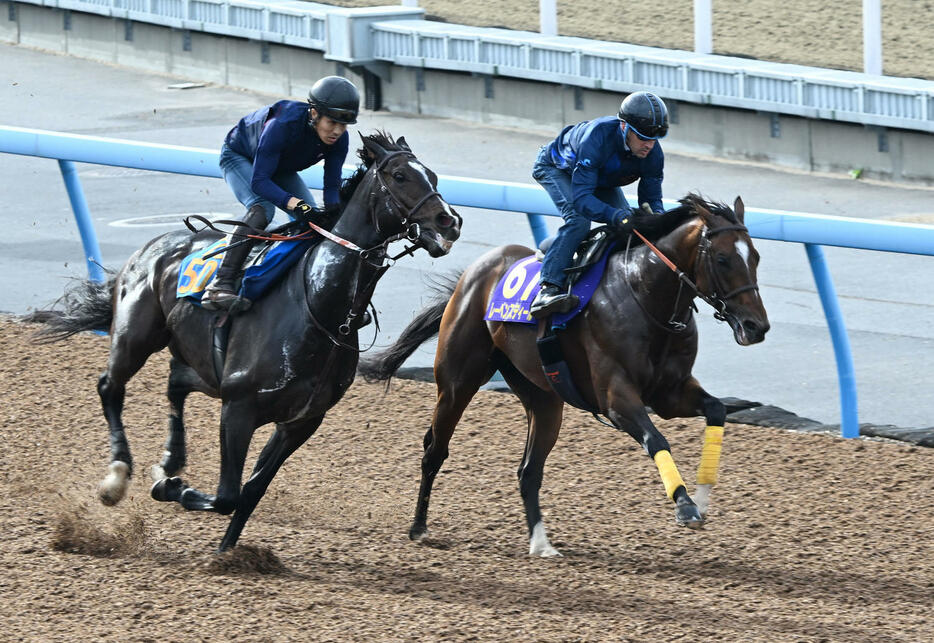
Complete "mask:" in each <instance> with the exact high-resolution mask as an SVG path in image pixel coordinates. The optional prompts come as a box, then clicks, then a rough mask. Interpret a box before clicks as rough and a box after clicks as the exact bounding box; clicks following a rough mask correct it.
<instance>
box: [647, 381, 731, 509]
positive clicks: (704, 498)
mask: <svg viewBox="0 0 934 643" xmlns="http://www.w3.org/2000/svg"><path fill="white" fill-rule="evenodd" d="M653 408H654V409H655V411H656V412H657V413H659V415H661V416H662V417H666V418H667V417H691V416H695V415H703V416H704V418H705V419H706V420H707V427H706V429H705V430H704V446H703V448H702V450H701V458H700V464H699V465H698V467H697V490H696V491H695V492H694V502H695V503H696V504H697V507H698V509H699V510H700V512H701V515H703V516H705V517H706V515H707V511H708V510H709V508H710V492H711V489H712V488H713V486H714V485H715V484H716V483H717V476H718V470H719V468H720V452H721V449H722V446H723V430H724V425H725V424H726V406H725V405H724V404H723V402H721V401H720V400H719V399H718V398H716V397H714V396H713V395H711V394H710V393H708V392H707V391H705V390H704V389H703V388H702V387H701V385H700V383H698V381H697V380H696V379H694V378H693V377H691V378H688V379H687V380H685V381H684V383H683V385H682V386H681V387H680V388H677V387H676V388H672V389H669V390H668V393H667V395H666V398H665V399H664V400H662V401H660V402H659V404H658V405H657V406H656V405H653Z"/></svg>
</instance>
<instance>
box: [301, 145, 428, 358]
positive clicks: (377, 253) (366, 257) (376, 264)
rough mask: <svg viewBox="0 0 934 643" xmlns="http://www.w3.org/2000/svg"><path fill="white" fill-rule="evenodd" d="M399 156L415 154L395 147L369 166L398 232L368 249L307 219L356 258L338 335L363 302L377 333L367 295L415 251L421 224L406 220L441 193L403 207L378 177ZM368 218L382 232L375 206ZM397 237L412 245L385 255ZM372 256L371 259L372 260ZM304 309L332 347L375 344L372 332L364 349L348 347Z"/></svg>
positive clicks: (362, 307)
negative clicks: (364, 277)
mask: <svg viewBox="0 0 934 643" xmlns="http://www.w3.org/2000/svg"><path fill="white" fill-rule="evenodd" d="M399 156H408V157H411V158H416V157H415V154H413V153H412V152H410V151H408V150H398V151H395V152H391V153H389V154H387V155H386V156H384V157H383V158H382V159H381V160H380V162H379V164H378V165H377V166H376V167H375V168H373V169H374V172H375V174H376V181H377V183H378V184H379V186H380V189H381V190H382V191H383V192H385V193H386V194H387V195H388V197H389V199H390V201H389V203H387V206H388V207H387V210H389V211H390V213H393V211H394V210H395V212H400V211H401V212H402V213H403V214H401V215H399V216H398V221H399V223H400V226H401V230H400V232H399V233H397V234H394V235H390V236H388V237H386V239H385V240H383V241H382V242H381V243H379V244H377V245H376V246H373V247H372V248H366V249H364V248H361V247H360V246H358V245H357V244H355V243H353V242H352V241H349V240H347V239H343V238H342V237H339V236H337V235H335V234H334V233H332V232H330V231H329V230H325V229H324V228H322V227H320V226H318V225H316V224H314V223H311V222H310V221H309V222H308V225H309V226H310V227H311V228H312V229H313V230H314V231H316V232H318V233H320V234H321V235H322V236H323V237H325V238H326V239H328V240H329V241H331V242H333V243H336V244H338V245H340V246H342V247H344V248H347V249H348V250H351V251H352V252H354V253H356V254H357V255H358V257H359V259H360V261H359V262H358V263H357V270H356V274H355V275H354V290H353V292H354V298H353V303H352V304H351V306H350V310H349V312H348V313H347V319H345V320H344V323H342V324H341V325H340V326H339V327H338V330H337V332H338V334H339V335H341V336H347V335H349V334H350V333H351V332H352V331H353V322H354V320H355V319H357V317H359V316H360V315H362V314H363V312H364V311H365V310H366V306H367V304H369V305H370V308H371V309H372V310H373V322H374V324H375V325H376V331H377V333H378V332H379V322H378V320H377V317H376V308H375V307H374V306H373V304H372V303H370V297H371V296H372V293H373V290H374V289H375V287H376V283H377V282H378V281H379V280H380V278H381V277H382V276H383V274H384V273H385V272H386V271H387V270H389V268H391V267H392V266H393V265H395V263H396V261H397V260H398V259H400V258H402V257H404V256H407V255H412V254H414V253H415V251H416V250H417V249H418V248H419V247H421V243H420V241H419V237H420V236H421V226H419V225H418V223H412V224H409V220H410V219H411V218H412V217H413V216H414V215H415V213H416V212H418V210H419V209H421V207H422V206H423V205H425V204H426V203H427V202H428V201H429V199H431V198H433V197H437V198H438V199H441V200H442V201H443V198H442V196H441V194H440V193H439V192H438V191H437V190H431V191H429V192H427V193H426V194H425V195H424V196H422V197H421V198H420V199H419V200H418V201H416V203H415V205H413V206H412V207H411V208H406V207H405V205H404V204H403V203H402V201H401V200H400V199H399V197H398V196H396V195H395V194H394V193H393V191H392V189H391V188H390V187H389V184H388V183H386V181H385V180H384V179H383V176H382V172H383V170H384V169H385V167H386V165H387V164H388V162H389V161H390V160H392V159H394V158H396V157H399ZM371 220H372V224H373V227H374V228H375V229H376V231H377V233H379V234H383V229H382V226H380V223H379V215H378V213H377V211H376V208H372V216H371ZM400 239H406V240H408V241H410V242H412V245H410V246H406V247H405V248H404V249H403V250H402V252H400V253H399V254H397V255H395V256H388V252H387V251H388V249H389V244H391V243H393V242H394V241H398V240H400ZM373 259H375V261H374V260H373ZM365 264H366V265H369V266H370V267H372V268H373V269H374V270H373V273H372V276H371V277H370V279H369V280H368V281H367V283H366V285H365V286H364V287H363V288H360V287H359V284H360V274H361V272H362V271H363V266H364V265H365ZM306 308H307V310H308V314H309V316H310V317H311V320H312V322H313V323H314V324H315V326H317V327H318V330H320V331H321V332H322V333H324V334H325V336H327V338H328V339H330V340H331V342H332V343H333V344H334V345H335V346H337V347H339V348H344V349H347V350H352V351H355V352H358V353H364V352H366V351H368V350H370V349H371V348H372V347H373V344H375V342H376V335H375V334H374V336H373V341H372V342H371V343H370V345H369V346H367V347H366V348H364V349H360V348H358V347H356V346H352V345H350V344H348V343H347V342H344V341H341V340H340V339H339V338H338V337H336V336H335V335H334V333H332V332H331V331H330V330H329V329H328V328H326V327H325V326H324V324H322V323H321V322H320V321H318V319H317V318H316V317H315V315H314V313H313V312H312V311H311V308H310V306H307V305H306Z"/></svg>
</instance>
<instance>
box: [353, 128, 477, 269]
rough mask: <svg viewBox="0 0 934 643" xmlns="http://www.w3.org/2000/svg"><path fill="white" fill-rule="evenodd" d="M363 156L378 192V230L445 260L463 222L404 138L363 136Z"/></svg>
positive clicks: (379, 134) (376, 206) (380, 135)
mask: <svg viewBox="0 0 934 643" xmlns="http://www.w3.org/2000/svg"><path fill="white" fill-rule="evenodd" d="M361 138H362V139H363V148H362V149H361V150H360V151H359V153H358V154H359V156H360V158H361V160H362V161H363V163H364V166H365V168H366V172H367V173H372V174H373V176H374V180H375V186H374V196H375V199H374V200H375V203H374V209H373V211H374V219H375V222H376V227H377V228H378V229H380V230H381V231H382V232H383V234H384V235H386V236H387V237H389V236H392V235H398V234H402V235H405V236H406V237H407V238H408V239H409V241H412V242H414V243H415V244H416V246H418V247H422V248H425V250H427V251H428V254H430V255H431V256H432V257H440V256H442V255H446V254H447V253H448V252H449V251H450V250H451V245H452V244H453V243H454V242H455V241H456V240H457V238H458V237H459V236H460V228H461V223H462V220H461V217H460V215H459V214H457V213H456V212H455V211H454V210H453V209H452V208H451V206H450V205H448V204H447V202H445V200H444V199H443V198H442V197H441V195H440V194H439V193H438V191H437V187H438V176H437V175H436V174H435V173H434V172H432V171H431V170H430V169H428V168H427V167H425V166H424V165H423V164H422V163H421V162H420V161H419V160H418V159H417V158H416V157H415V154H414V153H413V152H412V150H411V148H409V146H408V144H407V143H406V142H405V138H404V137H399V138H398V139H397V140H393V139H392V137H390V136H389V135H388V134H385V133H382V132H378V133H376V134H372V135H369V136H362V135H361Z"/></svg>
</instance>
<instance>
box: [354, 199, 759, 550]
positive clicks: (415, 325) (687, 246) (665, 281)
mask: <svg viewBox="0 0 934 643" xmlns="http://www.w3.org/2000/svg"><path fill="white" fill-rule="evenodd" d="M743 215H744V208H743V202H742V200H741V199H740V198H738V197H737V199H736V201H735V202H734V204H733V209H730V208H729V207H728V206H726V205H724V204H718V203H711V202H708V201H706V200H705V199H703V198H701V197H700V196H699V195H696V194H690V195H688V196H686V197H685V198H684V199H682V200H681V201H680V205H679V206H678V207H676V208H675V209H673V210H670V211H668V212H667V213H665V214H663V215H659V216H656V217H640V221H641V223H640V233H641V234H642V235H643V236H644V239H645V241H647V242H651V241H652V240H655V241H656V242H657V247H656V246H655V245H651V246H649V247H647V246H646V245H642V244H639V245H638V246H634V247H632V248H630V246H629V245H628V242H627V243H626V244H623V243H620V244H619V245H618V246H617V248H616V249H615V250H614V251H613V252H612V253H611V255H610V257H609V259H608V262H607V267H606V271H605V273H604V275H603V277H602V279H601V281H600V284H599V285H598V287H597V290H596V292H595V293H594V296H593V298H592V299H591V300H590V302H589V304H588V305H587V306H586V307H585V308H584V309H583V311H582V312H581V313H580V314H579V315H577V316H576V317H574V318H573V319H572V320H571V321H570V322H569V323H568V324H567V326H566V329H565V330H563V331H559V333H558V335H559V337H560V340H559V341H560V342H561V345H562V348H563V353H564V356H565V359H566V361H567V363H568V365H569V367H570V373H571V379H572V381H573V384H574V385H575V387H576V389H577V391H578V393H579V395H580V397H581V398H582V399H583V401H584V402H586V404H587V405H589V406H590V407H591V409H595V410H596V411H597V412H599V413H600V414H601V415H603V416H605V417H606V418H607V419H609V421H610V422H611V423H612V425H613V426H614V427H615V428H616V429H618V430H620V431H623V432H625V433H628V434H629V435H630V436H632V437H633V438H634V439H635V440H636V441H637V442H639V443H640V444H641V445H642V447H643V448H644V449H645V451H646V453H647V454H648V455H649V456H650V457H652V458H653V459H654V461H655V463H656V466H657V468H658V471H659V473H660V476H661V478H662V482H663V484H664V487H665V491H666V493H667V495H668V497H669V498H670V499H672V500H673V501H674V503H675V518H676V521H677V522H678V523H679V524H681V525H686V526H688V527H691V528H700V527H701V526H702V525H703V524H704V521H705V520H706V514H707V510H708V506H709V496H710V489H711V486H712V485H713V484H714V483H715V482H716V478H717V469H718V466H719V458H720V449H721V443H722V438H723V425H724V422H725V418H726V408H725V406H724V404H723V403H722V402H721V401H720V400H719V399H718V398H716V397H714V396H712V395H710V394H709V393H708V392H707V391H705V390H704V389H703V388H702V387H701V385H700V383H698V381H697V380H696V379H695V378H694V377H693V376H692V375H691V369H692V367H693V364H694V359H695V357H696V355H697V326H696V324H695V321H694V316H693V305H694V303H693V302H694V298H695V297H700V298H702V299H703V300H705V301H707V302H708V303H710V304H712V305H713V306H714V308H715V309H716V311H717V312H716V316H717V317H718V318H719V319H722V320H725V321H727V322H728V323H729V325H730V327H731V328H732V330H733V336H734V339H735V341H736V342H737V343H738V344H740V345H749V344H755V343H757V342H761V341H762V340H763V339H764V337H765V334H766V332H767V331H768V329H769V322H768V317H767V315H766V311H765V308H764V306H763V303H762V299H761V298H760V296H759V292H758V285H757V282H756V268H757V266H758V262H759V254H758V252H757V251H756V249H755V248H754V247H753V244H752V239H750V237H749V233H748V231H747V229H746V227H745V225H744V224H743ZM620 241H621V242H622V239H621V240H620ZM637 243H638V241H637ZM624 245H625V250H623V246H624ZM532 253H533V252H532V250H531V249H529V248H526V247H523V246H519V245H507V246H502V247H498V248H494V249H493V250H490V251H489V252H487V253H486V254H484V255H483V256H481V257H480V258H478V259H477V260H476V261H475V262H474V263H473V264H471V265H470V266H469V267H468V268H467V269H466V270H465V271H464V272H463V273H462V274H461V276H460V278H459V279H458V280H457V281H456V284H455V283H453V282H452V285H449V286H447V287H445V286H442V287H441V290H443V295H444V296H443V297H442V298H441V299H440V300H439V301H438V302H436V303H435V304H434V305H431V306H429V307H428V308H426V309H425V310H423V311H422V312H421V313H419V314H418V316H416V318H415V319H414V320H413V321H412V322H411V323H410V324H409V325H408V326H407V327H406V329H405V330H404V331H403V332H402V333H401V334H400V336H399V338H398V339H397V341H396V342H395V343H394V344H393V345H391V346H390V347H389V348H388V349H386V350H385V351H383V352H382V353H380V354H378V355H374V356H373V357H370V358H367V359H366V360H364V361H362V362H361V365H360V372H361V373H362V374H363V375H364V376H365V377H366V378H367V379H369V380H371V381H372V380H389V379H390V378H391V377H392V375H393V374H394V373H395V372H396V371H397V370H398V369H399V367H400V366H401V365H402V363H403V362H404V361H405V359H407V358H408V357H409V356H410V355H411V354H412V353H413V352H414V351H415V350H416V348H417V347H418V346H420V345H421V344H422V343H423V342H425V341H427V340H428V339H430V338H431V337H433V336H435V335H438V347H437V353H436V356H435V365H434V376H435V382H436V384H437V389H438V399H437V403H436V405H435V409H434V415H433V417H432V421H431V427H430V428H429V429H428V431H427V433H426V434H425V437H424V441H423V444H424V457H423V458H422V467H421V469H422V474H421V486H420V489H419V492H418V502H417V506H416V510H415V519H414V521H413V523H412V526H411V528H410V530H409V537H410V538H411V539H413V540H420V539H422V538H423V537H424V536H425V535H426V534H427V531H428V527H427V516H428V504H429V500H430V497H431V490H432V485H433V482H434V479H435V476H436V475H437V473H438V471H439V470H440V468H441V465H442V463H443V462H444V460H445V459H446V458H447V456H448V444H449V442H450V439H451V436H452V434H453V432H454V428H455V427H456V425H457V423H458V421H459V420H460V418H461V415H462V413H463V412H464V409H465V408H466V407H467V404H468V403H469V402H470V400H471V399H472V398H473V396H474V395H475V394H476V392H477V390H478V389H479V388H480V386H482V385H483V384H484V383H486V382H487V381H488V380H489V379H490V378H491V377H492V375H493V374H494V372H495V371H497V370H499V371H500V372H501V373H502V375H503V378H504V379H505V381H506V382H507V384H508V385H509V386H510V388H511V389H512V391H513V392H514V393H515V394H516V395H517V396H518V397H519V400H520V401H521V402H522V404H523V405H524V407H525V410H526V416H527V418H528V428H527V431H528V433H527V437H526V446H525V453H524V455H523V457H522V462H521V464H520V466H519V470H518V477H519V490H520V493H521V496H522V500H523V503H524V505H525V516H526V522H527V527H528V533H529V554H530V555H532V556H556V555H560V554H559V552H558V551H557V550H556V549H555V548H554V547H553V546H552V545H551V543H550V542H549V541H548V537H547V534H546V531H545V526H544V523H543V521H542V513H541V510H540V507H539V490H540V488H541V485H542V477H543V470H544V466H545V459H546V458H547V457H548V454H549V453H550V452H551V450H552V448H553V447H554V445H555V443H556V441H557V439H558V431H559V429H560V427H561V420H562V410H563V407H564V399H563V398H562V397H561V396H560V395H559V394H558V393H557V392H555V390H553V388H552V387H551V386H550V384H549V379H548V378H547V377H546V374H545V372H544V369H543V367H542V362H541V361H540V357H539V352H538V351H537V350H536V336H537V334H540V333H541V332H542V330H543V326H544V324H545V322H543V321H539V322H538V326H539V330H538V332H536V327H535V326H533V325H529V324H523V323H505V322H496V321H485V320H484V317H485V312H486V311H487V309H488V304H489V301H490V298H491V297H492V294H493V291H494V289H495V287H496V285H497V283H498V282H499V280H500V278H501V277H503V275H504V274H505V273H506V272H507V271H509V269H510V267H511V266H513V265H514V264H515V263H516V262H517V261H519V260H520V259H523V258H525V257H528V256H530V255H531V254H532ZM663 258H664V259H663ZM666 262H668V263H670V264H671V265H670V266H669V265H668V264H667V263H666ZM681 271H683V272H681ZM686 284H687V285H688V287H686ZM530 290H531V289H527V290H526V294H527V295H528V294H529V291H530ZM646 406H650V407H651V408H652V410H653V411H654V412H655V413H656V414H657V415H659V416H661V417H662V418H672V417H692V416H697V415H703V416H705V417H706V420H707V429H706V431H705V438H704V446H703V448H702V454H701V462H700V466H699V468H698V479H697V482H698V486H697V490H696V492H695V496H694V500H692V499H691V497H690V496H689V495H688V493H687V490H686V487H685V484H684V481H683V480H682V478H681V476H680V474H679V473H678V469H677V467H676V465H675V463H674V460H673V459H672V457H671V454H670V447H669V445H668V442H667V440H666V439H665V437H664V436H663V435H662V434H661V433H660V432H659V430H658V429H657V428H656V427H655V425H654V424H653V423H652V421H651V419H650V418H649V415H648V413H647V411H646ZM595 415H596V412H595ZM695 503H696V504H695Z"/></svg>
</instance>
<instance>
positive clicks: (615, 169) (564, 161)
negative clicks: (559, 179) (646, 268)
mask: <svg viewBox="0 0 934 643" xmlns="http://www.w3.org/2000/svg"><path fill="white" fill-rule="evenodd" d="M548 151H549V153H550V154H551V161H552V163H554V165H555V167H557V168H559V169H562V170H566V171H568V172H570V173H571V189H572V194H573V196H574V209H575V210H577V211H578V212H579V213H580V214H583V215H584V216H585V217H587V218H588V219H590V220H591V221H599V222H600V223H616V222H617V220H618V219H619V208H615V207H613V206H611V205H610V204H608V203H606V202H604V201H601V200H600V199H598V198H597V197H596V196H595V195H594V191H595V190H596V189H597V188H607V187H614V186H620V185H629V184H630V183H632V182H634V181H636V180H637V179H641V180H640V181H639V188H638V194H639V203H640V204H642V203H648V204H649V206H650V207H651V208H652V211H653V212H664V210H665V208H664V207H663V206H662V178H663V170H664V166H665V154H664V152H662V147H661V145H657V144H656V145H655V147H653V148H652V151H651V152H649V155H648V156H646V157H645V158H644V159H640V158H638V157H636V156H633V154H632V152H631V151H630V150H629V147H628V146H627V145H626V141H625V140H624V138H623V128H621V127H620V124H619V119H618V118H617V117H615V116H604V117H602V118H596V119H594V120H592V121H584V122H583V123H578V124H577V125H569V126H568V127H565V128H564V131H562V132H561V134H559V135H558V138H556V139H555V140H554V141H552V142H551V144H550V145H549V146H548Z"/></svg>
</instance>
